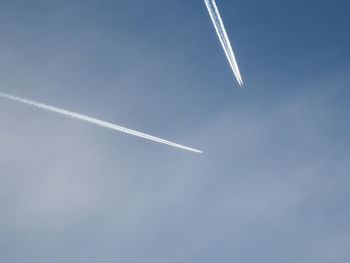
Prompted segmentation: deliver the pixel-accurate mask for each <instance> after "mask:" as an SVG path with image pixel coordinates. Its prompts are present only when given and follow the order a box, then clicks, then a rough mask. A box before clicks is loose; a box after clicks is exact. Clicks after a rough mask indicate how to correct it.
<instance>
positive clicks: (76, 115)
mask: <svg viewBox="0 0 350 263" xmlns="http://www.w3.org/2000/svg"><path fill="white" fill-rule="evenodd" d="M0 97H2V98H6V99H10V100H13V101H17V102H20V103H24V104H27V105H31V106H34V107H37V108H40V109H44V110H48V111H52V112H56V113H60V114H63V115H66V116H69V117H73V118H76V119H79V120H83V121H87V122H89V123H93V124H96V125H99V126H102V127H105V128H109V129H112V130H116V131H120V132H124V133H128V134H131V135H135V136H138V137H141V138H144V139H148V140H151V141H155V142H159V143H163V144H167V145H170V146H173V147H177V148H180V149H183V150H187V151H191V152H196V153H202V152H201V151H199V150H196V149H193V148H190V147H187V146H184V145H180V144H177V143H174V142H170V141H167V140H164V139H160V138H158V137H154V136H152V135H148V134H146V133H142V132H138V131H134V130H131V129H128V128H125V127H122V126H119V125H115V124H112V123H108V122H105V121H101V120H98V119H94V118H91V117H88V116H85V115H82V114H79V113H75V112H71V111H67V110H64V109H60V108H57V107H54V106H50V105H46V104H43V103H40V102H35V101H32V100H28V99H23V98H20V97H17V96H13V95H10V94H5V93H0Z"/></svg>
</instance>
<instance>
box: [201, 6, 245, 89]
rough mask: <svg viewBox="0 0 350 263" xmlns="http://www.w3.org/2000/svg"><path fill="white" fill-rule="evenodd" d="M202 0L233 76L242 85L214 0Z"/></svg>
mask: <svg viewBox="0 0 350 263" xmlns="http://www.w3.org/2000/svg"><path fill="white" fill-rule="evenodd" d="M204 1H205V4H206V6H207V8H208V12H209V14H210V17H211V20H212V21H213V24H214V27H215V30H216V33H217V34H218V37H219V40H220V42H221V45H222V47H223V49H224V51H225V54H226V57H227V59H228V61H229V63H230V66H231V69H232V71H233V74H235V77H236V79H237V81H238V83H239V85H240V86H242V85H243V80H242V76H241V73H240V72H239V68H238V65H237V61H236V58H235V54H234V53H233V50H232V46H231V42H230V39H229V38H228V36H227V33H226V29H225V26H224V23H223V22H222V19H221V16H220V13H219V10H218V8H217V6H216V3H215V0H204Z"/></svg>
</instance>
